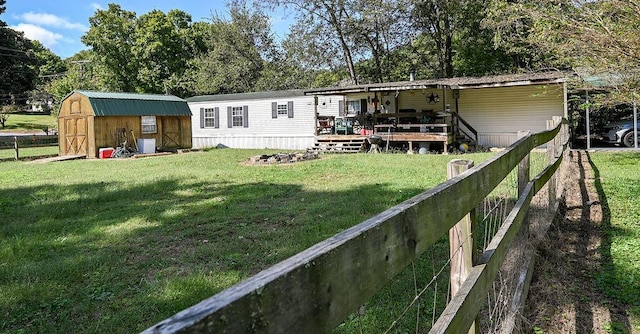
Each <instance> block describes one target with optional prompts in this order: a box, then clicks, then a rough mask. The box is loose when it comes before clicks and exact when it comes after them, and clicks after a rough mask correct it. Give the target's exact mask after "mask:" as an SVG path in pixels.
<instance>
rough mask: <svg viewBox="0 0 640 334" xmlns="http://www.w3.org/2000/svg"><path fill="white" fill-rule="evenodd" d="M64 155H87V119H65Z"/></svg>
mask: <svg viewBox="0 0 640 334" xmlns="http://www.w3.org/2000/svg"><path fill="white" fill-rule="evenodd" d="M64 141H65V144H66V145H65V147H64V152H62V154H63V155H87V146H88V143H87V119H86V118H84V117H65V118H64Z"/></svg>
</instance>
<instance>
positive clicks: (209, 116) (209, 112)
mask: <svg viewBox="0 0 640 334" xmlns="http://www.w3.org/2000/svg"><path fill="white" fill-rule="evenodd" d="M204 127H205V128H215V127H216V111H215V109H214V108H204Z"/></svg>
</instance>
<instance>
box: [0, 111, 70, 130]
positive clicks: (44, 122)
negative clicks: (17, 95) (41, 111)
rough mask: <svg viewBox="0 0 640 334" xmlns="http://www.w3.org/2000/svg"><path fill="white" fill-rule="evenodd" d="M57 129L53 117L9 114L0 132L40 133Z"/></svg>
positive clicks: (56, 123)
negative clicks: (45, 129)
mask: <svg viewBox="0 0 640 334" xmlns="http://www.w3.org/2000/svg"><path fill="white" fill-rule="evenodd" d="M44 128H49V129H54V128H58V122H57V120H56V117H55V116H53V115H33V114H23V113H16V114H9V118H8V119H7V122H6V123H5V127H4V128H2V127H0V130H4V131H32V130H33V131H34V133H36V132H37V131H40V132H42V133H41V134H44V131H42V129H44Z"/></svg>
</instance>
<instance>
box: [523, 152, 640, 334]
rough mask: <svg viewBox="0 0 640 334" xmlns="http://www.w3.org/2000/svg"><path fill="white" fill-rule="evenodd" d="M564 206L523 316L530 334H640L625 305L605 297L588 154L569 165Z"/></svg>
mask: <svg viewBox="0 0 640 334" xmlns="http://www.w3.org/2000/svg"><path fill="white" fill-rule="evenodd" d="M566 164H567V166H566V168H567V170H566V173H565V176H564V180H563V181H564V188H565V191H564V194H563V197H564V201H561V203H560V216H559V218H558V219H556V220H555V221H554V223H553V224H552V226H551V228H550V229H549V233H548V235H547V238H546V239H545V241H544V242H543V243H542V244H541V245H540V247H539V249H538V257H537V258H536V267H535V272H534V274H533V280H532V282H531V287H530V290H529V298H528V300H527V307H526V310H525V313H524V317H525V321H524V322H525V326H524V327H525V330H526V332H527V333H638V331H636V330H634V329H633V328H632V326H631V325H630V323H629V318H628V315H627V312H626V311H625V310H626V308H625V305H621V304H619V303H617V302H615V301H613V300H611V299H610V298H608V297H607V296H606V295H604V294H603V293H601V292H600V291H599V290H598V288H597V287H596V284H595V277H594V275H595V273H597V272H598V271H600V270H602V265H603V261H605V260H607V259H603V257H602V253H601V245H602V243H603V237H604V235H603V207H602V203H601V201H600V199H599V197H598V192H597V189H596V186H595V182H596V180H595V179H594V172H593V170H592V168H591V164H590V161H589V157H588V153H587V152H584V151H572V152H570V153H569V157H568V159H567V160H566Z"/></svg>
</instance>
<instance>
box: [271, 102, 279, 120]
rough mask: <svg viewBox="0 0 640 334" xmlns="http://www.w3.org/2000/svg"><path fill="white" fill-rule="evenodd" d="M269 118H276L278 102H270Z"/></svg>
mask: <svg viewBox="0 0 640 334" xmlns="http://www.w3.org/2000/svg"><path fill="white" fill-rule="evenodd" d="M271 118H278V102H271Z"/></svg>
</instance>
